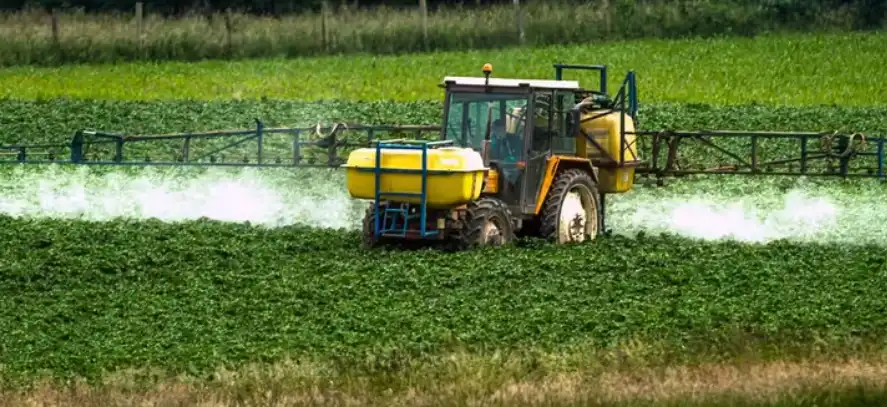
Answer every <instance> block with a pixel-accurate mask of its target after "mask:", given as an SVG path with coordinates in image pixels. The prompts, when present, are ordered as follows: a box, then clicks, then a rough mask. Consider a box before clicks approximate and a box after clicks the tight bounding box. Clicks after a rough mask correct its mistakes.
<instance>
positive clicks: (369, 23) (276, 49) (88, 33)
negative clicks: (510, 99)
mask: <svg viewBox="0 0 887 407" xmlns="http://www.w3.org/2000/svg"><path fill="white" fill-rule="evenodd" d="M724 3H726V4H724ZM149 11H150V10H149ZM798 11H800V12H798ZM861 11H863V9H862V8H860V7H859V6H858V5H855V4H854V5H845V7H842V8H839V9H834V8H831V7H830V6H828V5H823V4H804V5H803V6H800V8H799V10H796V11H794V12H789V13H786V11H785V10H782V9H781V7H778V6H771V7H761V6H760V5H758V4H754V2H749V1H729V2H723V1H718V2H708V1H706V2H696V3H694V4H693V6H692V7H688V6H685V5H680V4H673V3H664V2H648V3H643V4H635V3H627V2H607V3H604V4H601V3H581V4H577V3H575V2H555V3H539V4H537V3H533V2H530V3H529V5H525V6H524V9H523V16H522V18H521V20H522V29H523V32H522V33H519V28H518V27H519V26H518V22H517V16H516V15H515V11H514V9H513V8H512V7H510V6H501V5H500V6H493V7H481V8H477V7H465V8H463V7H456V8H452V7H444V8H442V9H438V10H432V11H431V13H430V15H429V16H428V25H427V29H423V26H422V17H421V15H420V13H419V12H418V10H416V9H412V10H392V9H388V8H384V7H383V8H380V9H376V10H353V9H349V8H348V7H347V6H342V7H340V9H339V10H336V11H334V12H333V13H329V14H326V16H325V17H324V16H321V15H319V14H317V13H313V14H307V15H296V16H285V17H282V18H272V17H261V18H260V17H251V16H247V15H242V14H236V13H231V14H221V13H218V14H214V15H210V16H205V15H196V16H189V17H185V18H181V19H163V18H161V17H159V16H156V15H149V16H148V17H147V18H146V19H145V20H144V21H142V23H141V24H139V23H138V22H137V21H136V20H135V19H133V18H132V16H121V15H117V16H113V15H98V16H95V15H85V14H82V13H72V12H68V13H65V12H61V13H59V14H58V21H57V27H58V31H57V36H54V34H53V29H52V26H51V24H50V21H51V19H50V18H49V17H50V16H49V15H48V14H46V13H45V12H35V11H29V12H23V13H15V14H6V15H2V16H0V37H2V38H4V39H5V41H4V42H3V45H2V46H0V66H11V65H20V64H64V63H78V62H88V63H95V62H118V61H121V60H138V59H143V60H155V61H156V60H200V59H205V58H250V57H271V56H288V57H293V56H306V55H316V54H323V53H334V54H340V53H403V52H420V51H440V50H455V49H466V48H474V49H479V48H480V49H489V48H498V47H503V46H515V45H519V44H521V34H523V38H524V41H523V42H524V44H525V45H529V46H541V45H550V44H567V43H587V42H589V41H598V40H611V39H614V38H619V39H624V38H639V37H655V38H673V37H685V36H711V35H718V34H728V35H737V34H738V35H753V34H759V33H762V32H770V31H774V30H786V29H788V30H790V29H798V28H800V29H803V30H805V31H810V30H817V31H825V30H829V29H838V30H847V29H853V28H858V27H860V26H861V25H860V23H863V24H864V23H865V22H864V21H863V20H865V19H866V18H867V17H869V15H870V14H871V13H872V11H868V10H866V11H865V12H861ZM868 19H869V20H873V19H871V18H868ZM577 21H582V22H583V23H582V24H576V23H575V22H577ZM880 25H881V24H878V23H875V24H868V26H869V27H870V28H871V27H872V26H880ZM426 32H427V37H426V36H423V33H426Z"/></svg>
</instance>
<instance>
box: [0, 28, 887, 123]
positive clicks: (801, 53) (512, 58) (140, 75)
mask: <svg viewBox="0 0 887 407" xmlns="http://www.w3.org/2000/svg"><path fill="white" fill-rule="evenodd" d="M885 42H887V34H884V33H882V32H877V33H868V34H862V33H853V34H822V35H813V34H810V35H782V36H763V37H758V38H742V39H712V40H681V41H665V40H639V41H628V42H616V43H611V44H597V45H591V46H590V45H573V46H550V47H540V48H535V49H507V50H496V51H460V52H442V53H434V54H417V55H409V56H353V57H344V56H340V57H319V58H301V59H295V60H286V59H268V60H254V61H240V62H222V61H211V62H200V63H194V64H186V63H168V64H154V63H138V64H118V65H104V66H66V67H61V68H33V67H22V68H12V69H6V70H3V71H0V97H8V98H15V99H45V98H54V97H58V96H63V97H76V98H86V99H105V100H107V99H114V100H121V99H122V100H167V99H193V100H208V99H210V100H231V99H262V98H270V99H286V100H301V101H316V100H356V101H377V100H395V101H414V100H442V98H443V93H442V92H441V89H440V88H438V87H437V86H438V84H440V83H441V80H442V79H443V77H444V76H447V75H480V68H481V67H482V66H483V64H484V63H486V62H489V63H492V64H493V67H494V73H493V75H494V76H498V77H530V78H546V79H547V78H553V77H554V69H553V68H552V64H553V63H556V62H564V63H582V64H606V65H607V66H608V67H609V68H610V74H609V77H610V87H611V89H612V90H611V91H613V92H615V90H616V89H618V86H619V84H620V83H621V81H622V80H623V78H624V77H625V74H626V73H627V71H628V70H633V71H635V72H636V73H637V76H638V87H639V94H640V100H641V102H642V103H657V102H679V103H688V102H689V103H706V104H716V105H721V104H736V103H764V104H777V105H782V104H791V105H840V106H845V105H852V106H873V105H884V103H885V102H884V101H885V100H887V93H885V92H887V90H885V89H884V87H883V86H879V85H878V84H879V83H882V82H884V81H887V73H885V71H884V69H882V67H881V65H880V64H879V62H880V61H881V60H883V59H885V58H887V51H885V47H884V46H883V44H884V43H885ZM568 79H579V80H580V81H581V83H582V85H583V86H585V87H588V88H596V87H597V86H598V83H597V79H596V77H594V76H593V75H587V76H584V77H583V76H579V75H578V74H576V73H571V74H569V76H568Z"/></svg>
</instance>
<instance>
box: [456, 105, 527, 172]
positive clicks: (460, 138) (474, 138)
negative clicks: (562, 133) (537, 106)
mask: <svg viewBox="0 0 887 407" xmlns="http://www.w3.org/2000/svg"><path fill="white" fill-rule="evenodd" d="M527 102H528V97H527V96H526V95H520V94H514V93H484V92H477V93H473V92H472V93H463V92H454V93H451V94H450V96H449V105H448V106H447V107H448V109H449V112H448V115H447V122H446V126H445V129H444V131H445V138H446V139H447V140H453V141H455V144H456V145H459V146H461V147H471V148H473V149H474V150H476V151H481V147H482V145H483V140H484V137H485V136H486V132H487V124H488V123H489V125H490V128H491V131H490V141H491V143H490V160H494V161H501V162H508V163H513V162H517V161H520V160H521V159H523V150H524V134H525V132H524V129H525V126H526V119H525V116H524V114H523V112H524V110H526V105H527Z"/></svg>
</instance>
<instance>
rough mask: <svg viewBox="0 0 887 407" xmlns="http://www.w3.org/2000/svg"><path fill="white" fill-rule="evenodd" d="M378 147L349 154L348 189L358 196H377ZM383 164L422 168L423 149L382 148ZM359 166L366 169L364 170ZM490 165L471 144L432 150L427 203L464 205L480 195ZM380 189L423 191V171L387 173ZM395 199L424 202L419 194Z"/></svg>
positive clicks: (403, 191)
mask: <svg viewBox="0 0 887 407" xmlns="http://www.w3.org/2000/svg"><path fill="white" fill-rule="evenodd" d="M375 166H376V149H375V148H361V149H357V150H355V151H353V152H352V153H351V154H350V155H349V156H348V162H347V163H346V164H344V165H343V166H342V167H344V168H345V171H346V173H345V177H346V183H347V185H348V193H349V194H351V197H353V198H357V199H374V198H375V192H376V191H375V178H374V177H375V175H374V173H373V168H375ZM381 167H382V168H385V169H405V170H421V169H422V151H421V150H396V149H384V148H383V149H382V164H381ZM358 168H362V169H365V170H363V171H360V170H358ZM486 171H487V168H485V167H484V164H483V159H482V158H481V156H480V154H479V153H477V152H476V151H474V150H472V149H470V148H456V147H444V148H436V149H429V150H428V185H427V203H428V206H429V207H432V208H450V207H455V206H460V205H464V204H466V203H468V202H470V201H473V200H476V199H478V198H479V197H480V193H481V185H482V184H483V180H484V174H485V173H486ZM379 177H380V189H381V191H382V192H383V193H415V194H418V193H420V192H422V174H420V173H414V174H410V173H406V174H401V173H383V174H380V175H379ZM385 199H389V200H392V201H398V202H408V203H412V204H420V203H421V200H420V198H419V197H390V198H385Z"/></svg>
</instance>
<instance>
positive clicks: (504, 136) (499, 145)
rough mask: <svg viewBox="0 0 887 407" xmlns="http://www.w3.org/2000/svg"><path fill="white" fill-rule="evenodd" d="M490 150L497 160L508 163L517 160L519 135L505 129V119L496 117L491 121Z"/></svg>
mask: <svg viewBox="0 0 887 407" xmlns="http://www.w3.org/2000/svg"><path fill="white" fill-rule="evenodd" d="M491 138H492V146H491V147H492V150H493V151H494V152H495V153H494V154H493V156H494V157H496V159H497V160H499V161H503V162H506V163H509V164H513V163H515V162H517V160H518V158H519V153H520V147H521V146H520V137H518V136H517V135H515V134H509V133H508V131H506V130H505V121H504V120H502V119H497V120H496V121H494V122H493V131H492V137H491Z"/></svg>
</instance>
